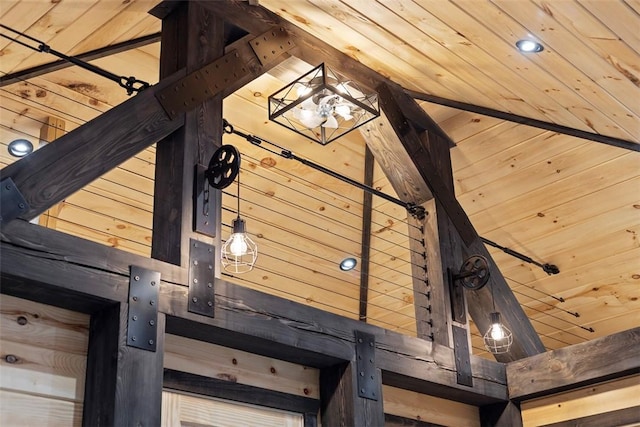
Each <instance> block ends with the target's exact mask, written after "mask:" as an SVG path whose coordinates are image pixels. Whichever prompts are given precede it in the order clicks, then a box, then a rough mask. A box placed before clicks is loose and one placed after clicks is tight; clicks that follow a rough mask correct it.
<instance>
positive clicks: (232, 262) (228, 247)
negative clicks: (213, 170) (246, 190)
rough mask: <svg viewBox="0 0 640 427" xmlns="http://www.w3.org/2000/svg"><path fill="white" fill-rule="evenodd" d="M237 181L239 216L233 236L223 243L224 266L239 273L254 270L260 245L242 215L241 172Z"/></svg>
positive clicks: (234, 225) (230, 271)
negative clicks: (251, 235) (249, 231)
mask: <svg viewBox="0 0 640 427" xmlns="http://www.w3.org/2000/svg"><path fill="white" fill-rule="evenodd" d="M237 182H238V193H237V199H238V211H237V212H238V216H237V217H236V219H234V220H233V224H232V227H233V230H232V232H231V236H229V238H228V239H227V241H226V242H224V244H223V245H222V268H224V270H225V271H228V272H229V273H236V274H239V273H247V272H249V271H251V270H253V266H254V265H255V263H256V259H257V258H258V245H256V244H255V242H254V241H253V240H252V239H251V237H249V235H248V234H247V230H246V223H245V221H244V220H243V219H242V218H241V217H240V174H238V178H237Z"/></svg>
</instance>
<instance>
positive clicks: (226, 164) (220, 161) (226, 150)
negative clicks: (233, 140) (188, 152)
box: [204, 145, 240, 190]
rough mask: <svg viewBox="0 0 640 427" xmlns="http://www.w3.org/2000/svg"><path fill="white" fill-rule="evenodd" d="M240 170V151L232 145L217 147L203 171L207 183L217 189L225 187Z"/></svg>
mask: <svg viewBox="0 0 640 427" xmlns="http://www.w3.org/2000/svg"><path fill="white" fill-rule="evenodd" d="M239 172H240V153H239V152H238V150H237V149H236V147H234V146H233V145H223V146H222V147H220V148H218V149H217V150H216V152H215V153H213V156H212V157H211V160H210V161H209V167H208V168H207V170H206V171H205V173H204V176H205V178H207V181H209V185H210V186H212V187H213V188H216V189H218V190H222V189H223V188H227V187H228V186H229V185H231V183H232V182H233V181H234V180H235V179H236V177H237V176H238V173H239Z"/></svg>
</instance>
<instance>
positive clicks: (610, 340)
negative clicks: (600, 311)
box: [507, 327, 640, 400]
mask: <svg viewBox="0 0 640 427" xmlns="http://www.w3.org/2000/svg"><path fill="white" fill-rule="evenodd" d="M638 349H640V327H636V328H633V329H629V330H627V331H623V332H619V333H617V334H613V335H609V336H606V337H601V338H596V339H594V340H591V341H587V342H584V343H580V344H575V345H572V346H569V347H564V348H560V349H558V350H553V351H550V352H547V353H545V354H540V355H537V356H532V357H527V358H526V359H522V360H518V361H517V362H512V363H509V364H508V365H507V383H508V384H509V397H510V398H511V399H516V400H524V399H531V398H534V397H537V396H542V395H549V394H552V393H557V392H560V391H563V390H567V389H569V388H575V387H579V386H586V385H590V384H594V383H597V382H601V381H605V380H610V379H614V378H620V377H622V376H626V375H630V374H634V373H635V374H638V373H640V357H639V354H638Z"/></svg>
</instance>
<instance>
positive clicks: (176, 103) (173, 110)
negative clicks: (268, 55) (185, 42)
mask: <svg viewBox="0 0 640 427" xmlns="http://www.w3.org/2000/svg"><path fill="white" fill-rule="evenodd" d="M243 62H244V61H243V60H242V59H241V58H240V55H239V54H238V52H237V51H235V50H232V51H231V52H229V53H227V54H226V55H224V56H222V57H220V58H218V59H216V60H215V61H213V62H212V63H210V64H208V65H205V66H204V67H202V68H201V69H199V70H197V71H194V72H193V73H191V74H189V75H188V76H186V77H185V78H183V79H182V80H180V81H178V82H176V83H175V84H173V85H171V86H168V87H167V88H165V89H163V90H161V91H159V92H158V93H157V95H156V97H157V98H158V101H159V102H160V104H161V105H162V108H164V110H165V111H166V113H167V114H168V115H169V117H170V118H171V119H172V120H173V119H174V118H176V116H178V115H179V114H181V113H184V112H186V111H190V110H192V109H194V108H195V107H197V106H198V105H200V104H202V103H203V102H204V101H206V100H207V99H209V98H211V97H213V96H214V95H216V94H218V93H220V92H221V91H222V90H224V89H225V88H226V87H228V86H230V85H231V84H233V83H235V82H236V81H237V80H238V79H240V78H241V77H243V76H245V75H247V74H249V69H248V68H247V66H246V64H244V63H243Z"/></svg>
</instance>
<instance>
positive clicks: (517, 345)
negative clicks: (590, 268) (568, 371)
mask: <svg viewBox="0 0 640 427" xmlns="http://www.w3.org/2000/svg"><path fill="white" fill-rule="evenodd" d="M378 93H379V97H380V105H381V106H382V109H383V110H384V111H385V113H386V115H387V118H388V120H389V122H390V123H391V125H392V126H393V129H394V130H395V132H396V134H397V137H398V138H399V139H400V147H401V148H404V150H405V151H406V152H407V153H408V154H409V157H410V158H411V162H410V163H407V164H406V165H405V168H407V169H409V168H410V169H416V170H417V172H418V173H419V174H420V175H421V176H422V178H423V180H424V181H425V182H426V183H427V185H429V188H430V189H431V191H432V193H433V195H434V197H435V199H436V200H437V201H438V202H440V203H441V204H442V206H443V208H444V212H446V214H447V215H448V217H449V219H450V220H451V222H452V223H453V225H454V226H455V230H456V231H457V232H458V233H459V235H460V237H461V238H462V240H463V242H464V244H465V246H466V248H467V250H466V251H465V252H467V255H472V254H478V255H482V256H484V257H485V258H487V260H488V261H489V264H490V272H491V277H490V282H489V285H488V286H486V287H484V288H482V289H480V290H477V291H470V292H467V298H468V301H469V307H468V311H469V314H470V315H471V317H472V318H473V321H474V322H475V323H476V325H477V326H478V328H479V329H480V330H481V331H485V330H488V329H489V327H490V318H489V313H490V312H492V311H495V310H493V299H492V293H491V289H492V290H493V293H494V294H495V296H496V298H495V307H496V309H497V310H498V311H500V313H501V314H502V318H503V320H504V323H505V324H506V325H507V327H509V328H510V329H511V330H512V332H513V334H514V342H513V345H512V347H511V350H510V352H509V353H505V354H501V355H496V358H497V359H498V360H499V361H501V362H507V361H512V360H518V359H521V358H524V357H528V356H532V355H535V354H538V353H542V352H544V351H545V348H544V346H543V344H542V341H541V340H540V337H539V336H538V334H537V333H536V331H535V329H534V328H533V326H532V325H531V322H529V319H528V318H527V316H526V314H525V312H524V311H523V310H522V307H521V306H520V304H519V303H518V300H517V299H516V298H515V296H514V294H513V292H512V291H511V288H510V287H509V285H508V283H507V282H506V280H505V279H504V277H503V276H502V274H501V273H500V271H499V270H498V269H497V267H496V266H495V262H493V260H492V258H491V255H490V254H489V251H488V250H487V248H486V247H485V246H484V245H483V244H482V242H481V240H480V237H479V236H478V234H477V232H476V230H475V228H474V227H473V225H472V224H471V221H470V220H469V218H468V216H467V215H466V213H465V212H464V210H463V209H462V207H461V206H460V205H459V203H458V201H457V200H456V198H455V194H454V189H453V177H452V175H453V171H452V167H451V161H450V158H449V157H448V156H445V155H443V154H442V152H443V150H447V151H446V152H447V153H448V147H447V145H446V142H445V141H444V140H443V139H442V138H440V136H439V135H437V134H435V133H434V132H430V131H429V130H425V131H423V130H422V129H421V128H420V127H417V126H415V124H414V120H413V118H414V117H418V116H419V115H420V114H424V115H426V113H425V112H424V110H423V109H422V108H420V106H419V105H418V104H417V102H416V101H415V100H414V99H413V98H411V97H410V96H409V95H407V94H406V93H405V92H404V91H403V90H402V88H401V87H400V86H398V85H386V84H385V85H382V86H380V87H379V88H378ZM396 145H398V144H396ZM438 153H440V154H438ZM390 179H395V178H394V177H393V176H391V177H390ZM447 264H448V263H447ZM443 268H444V269H446V268H456V269H457V268H459V267H458V266H452V265H444V266H443ZM445 271H446V270H445Z"/></svg>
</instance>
